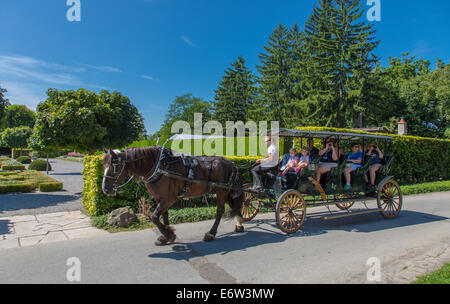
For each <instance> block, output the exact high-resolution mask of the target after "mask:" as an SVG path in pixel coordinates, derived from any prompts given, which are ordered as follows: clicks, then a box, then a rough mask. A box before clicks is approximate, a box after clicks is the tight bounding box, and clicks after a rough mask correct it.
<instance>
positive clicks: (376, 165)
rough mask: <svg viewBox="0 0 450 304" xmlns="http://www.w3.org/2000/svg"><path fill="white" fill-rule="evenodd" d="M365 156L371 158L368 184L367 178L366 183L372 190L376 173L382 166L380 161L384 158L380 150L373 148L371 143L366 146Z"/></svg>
mask: <svg viewBox="0 0 450 304" xmlns="http://www.w3.org/2000/svg"><path fill="white" fill-rule="evenodd" d="M366 155H367V156H370V157H372V158H371V160H370V167H369V176H370V183H369V180H368V178H367V176H366V182H367V183H369V187H370V188H374V187H375V179H376V177H377V171H378V170H380V168H381V167H382V166H383V165H382V159H383V158H384V155H383V153H382V152H381V150H380V148H378V147H377V146H374V145H373V144H372V143H369V144H367V149H366Z"/></svg>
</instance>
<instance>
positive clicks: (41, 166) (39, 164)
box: [28, 159, 52, 171]
mask: <svg viewBox="0 0 450 304" xmlns="http://www.w3.org/2000/svg"><path fill="white" fill-rule="evenodd" d="M28 170H36V171H47V161H46V160H43V159H38V160H35V161H32V162H31V164H30V166H29V167H28ZM48 170H49V171H51V170H52V166H51V165H50V163H49V164H48Z"/></svg>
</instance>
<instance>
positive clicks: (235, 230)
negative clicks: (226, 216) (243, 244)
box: [234, 226, 244, 233]
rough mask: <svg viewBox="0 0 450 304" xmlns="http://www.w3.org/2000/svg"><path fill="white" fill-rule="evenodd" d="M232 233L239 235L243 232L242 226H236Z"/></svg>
mask: <svg viewBox="0 0 450 304" xmlns="http://www.w3.org/2000/svg"><path fill="white" fill-rule="evenodd" d="M234 232H237V233H241V232H244V226H236V227H235V228H234Z"/></svg>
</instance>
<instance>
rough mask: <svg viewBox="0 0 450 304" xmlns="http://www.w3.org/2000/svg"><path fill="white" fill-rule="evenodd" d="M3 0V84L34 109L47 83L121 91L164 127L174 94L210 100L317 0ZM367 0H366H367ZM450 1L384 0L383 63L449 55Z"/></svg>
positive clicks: (149, 122)
mask: <svg viewBox="0 0 450 304" xmlns="http://www.w3.org/2000/svg"><path fill="white" fill-rule="evenodd" d="M80 1H81V22H68V21H67V19H66V12H67V10H68V9H69V7H68V6H67V5H66V0H39V1H36V0H0V29H1V36H0V39H1V40H0V84H1V85H2V87H5V88H6V89H8V91H9V93H8V97H9V98H10V101H11V102H12V103H14V104H25V105H27V106H29V107H30V108H32V109H34V108H35V107H36V105H37V104H38V103H39V102H40V101H43V100H45V96H46V95H45V91H46V90H47V88H50V87H51V88H58V89H77V88H80V87H84V88H86V89H90V90H95V91H99V90H101V89H103V88H105V89H108V90H118V91H120V92H122V93H123V94H124V95H126V96H129V97H130V98H131V100H132V102H133V104H135V105H136V106H137V107H138V109H139V110H140V111H141V113H142V114H143V115H144V117H145V125H146V128H147V130H148V131H149V132H154V131H156V130H158V129H159V127H160V125H161V123H162V121H163V120H164V116H165V114H166V111H167V109H168V106H169V104H170V102H171V101H172V100H173V99H174V98H175V96H179V95H183V94H186V93H192V94H194V95H195V96H198V97H202V98H204V99H206V100H212V99H213V96H214V89H215V88H216V87H217V84H218V82H219V81H220V79H221V76H222V74H223V72H224V70H225V69H226V68H227V67H228V66H229V64H230V63H231V62H232V61H233V60H234V59H235V58H237V56H239V55H242V56H244V57H245V59H246V60H247V64H248V66H249V67H250V68H251V69H253V70H255V66H256V65H257V64H258V54H259V53H260V52H261V51H262V47H263V45H265V44H266V42H267V37H268V35H269V34H270V32H271V31H272V30H273V29H274V28H275V26H276V25H278V24H279V23H284V24H286V25H292V24H294V23H298V24H300V25H301V26H303V24H304V22H305V21H306V19H307V17H308V16H309V14H310V13H311V11H312V7H313V5H314V4H315V3H316V0H296V1H291V0H289V1H288V0H279V1H275V0H245V1H242V0H222V1H216V0H207V1H206V0H127V1H122V0H80ZM364 2H366V0H364ZM449 11H450V1H448V0H434V1H422V0H395V1H393V0H381V22H376V29H377V37H378V38H379V39H380V40H381V44H380V46H379V47H378V49H377V50H376V52H375V53H376V54H377V55H379V56H381V57H382V63H383V64H385V63H386V62H387V58H388V56H400V55H401V53H402V52H406V51H408V52H410V53H412V54H413V55H417V56H420V57H423V58H425V59H430V60H431V61H432V64H433V67H434V65H435V59H436V57H439V58H441V59H443V60H444V61H445V62H447V63H448V62H449V59H450V58H449V57H450V56H449V52H448V51H449V49H450V39H449V37H450V31H449V29H450V18H448V12H449Z"/></svg>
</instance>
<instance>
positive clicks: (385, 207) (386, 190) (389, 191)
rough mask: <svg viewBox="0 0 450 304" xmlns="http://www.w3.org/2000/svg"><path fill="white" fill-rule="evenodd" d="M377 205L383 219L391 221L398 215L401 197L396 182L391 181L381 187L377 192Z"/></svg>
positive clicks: (400, 207) (401, 201)
mask: <svg viewBox="0 0 450 304" xmlns="http://www.w3.org/2000/svg"><path fill="white" fill-rule="evenodd" d="M377 204H378V208H380V209H381V211H380V213H381V215H382V216H384V217H385V218H387V219H393V218H396V217H397V216H398V215H399V213H400V210H401V209H402V204H403V195H402V191H401V190H400V186H399V185H398V183H397V182H396V181H394V180H393V179H391V180H388V181H387V182H386V183H384V185H383V186H381V188H380V189H379V190H378V195H377Z"/></svg>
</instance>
